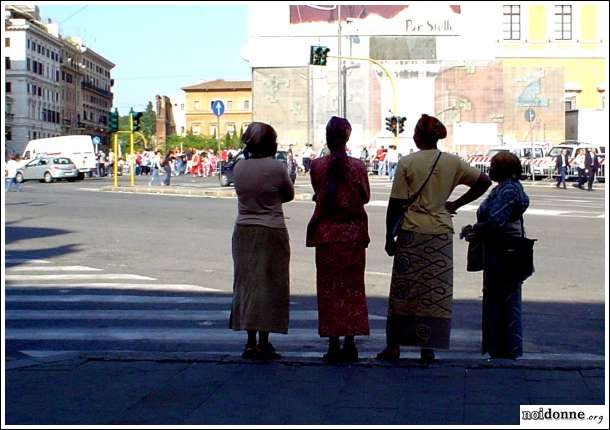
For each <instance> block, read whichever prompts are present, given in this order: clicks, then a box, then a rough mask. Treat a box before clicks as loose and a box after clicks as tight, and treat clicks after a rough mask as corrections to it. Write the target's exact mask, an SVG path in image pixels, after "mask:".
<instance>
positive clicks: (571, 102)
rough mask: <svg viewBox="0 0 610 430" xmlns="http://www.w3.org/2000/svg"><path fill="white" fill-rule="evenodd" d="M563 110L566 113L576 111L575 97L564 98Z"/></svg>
mask: <svg viewBox="0 0 610 430" xmlns="http://www.w3.org/2000/svg"><path fill="white" fill-rule="evenodd" d="M565 109H566V112H568V111H571V110H576V96H572V97H566V98H565Z"/></svg>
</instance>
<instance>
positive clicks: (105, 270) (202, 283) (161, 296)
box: [5, 177, 605, 362]
mask: <svg viewBox="0 0 610 430" xmlns="http://www.w3.org/2000/svg"><path fill="white" fill-rule="evenodd" d="M122 181H123V183H124V184H125V183H127V181H126V180H125V178H122ZM139 181H140V182H145V178H144V179H142V178H139ZM108 184H109V181H108V179H102V180H87V181H85V182H81V183H73V184H69V183H57V184H39V183H31V184H30V183H28V184H26V186H25V188H24V192H23V193H9V194H7V195H6V239H5V240H6V257H7V260H6V277H5V282H6V292H5V299H6V315H5V318H6V339H7V344H6V348H7V354H8V356H9V357H10V358H19V357H24V356H33V357H41V356H50V355H52V354H55V353H63V352H65V351H164V352H175V351H183V352H184V351H195V352H205V353H209V354H215V353H223V354H226V353H229V354H232V355H237V354H239V353H240V351H241V349H242V347H243V334H242V333H233V332H231V331H230V330H228V329H227V316H228V309H229V303H230V292H231V283H232V272H231V271H232V263H231V254H230V236H231V229H232V223H233V220H234V217H235V208H236V202H235V200H234V199H230V198H228V199H226V198H225V199H210V198H194V197H190V198H189V197H180V196H167V195H132V194H131V195H130V194H120V193H101V192H98V190H99V188H100V186H102V185H108ZM371 184H372V190H373V199H372V200H373V201H372V202H371V204H369V205H368V207H367V211H368V213H369V218H370V221H369V225H370V230H371V236H372V238H373V241H372V243H371V246H370V247H369V249H368V255H367V275H366V276H367V295H368V298H369V314H370V323H371V328H372V334H371V336H370V337H368V338H362V339H359V340H358V342H359V345H360V350H361V355H362V356H364V357H370V356H372V355H373V354H374V353H375V352H377V351H378V350H379V349H381V347H382V346H383V343H384V324H385V319H384V315H385V311H386V300H387V291H388V287H389V280H390V278H389V273H390V269H391V260H390V259H389V258H388V257H386V256H385V254H384V253H383V250H382V247H383V243H382V242H381V240H380V238H382V237H383V229H384V217H385V202H386V201H387V197H388V193H389V188H390V186H389V183H388V182H387V181H385V180H384V179H381V178H372V179H371ZM185 186H195V187H205V188H215V187H217V183H216V182H215V180H214V179H210V178H208V179H199V178H196V179H192V178H177V179H174V185H173V187H174V188H178V187H185ZM526 187H527V192H528V194H529V195H530V198H531V209H530V210H529V211H528V213H527V215H526V226H527V230H528V234H529V235H530V236H532V237H536V238H538V239H539V242H538V245H537V249H536V252H537V259H536V265H537V273H536V276H535V277H533V278H532V279H531V280H529V281H528V282H527V284H526V286H525V288H524V331H525V345H524V347H525V351H526V357H528V358H531V359H533V360H541V361H547V362H548V361H549V360H551V361H552V360H565V359H571V360H581V361H583V362H587V361H589V362H594V361H595V362H599V360H603V358H604V340H603V339H604V325H605V321H604V270H603V268H604V267H605V263H604V243H603V239H602V238H603V237H604V224H605V199H604V193H605V189H604V188H599V189H598V190H597V191H595V192H592V193H588V192H582V191H580V190H576V189H568V190H557V189H554V188H552V187H549V186H548V184H543V183H536V184H535V185H534V186H531V185H530V184H526ZM598 187H599V185H598ZM310 191H311V190H310V187H309V186H308V184H307V178H303V177H301V178H299V181H298V182H297V192H310ZM475 208H476V204H475V205H472V206H471V207H468V208H465V210H462V211H460V213H459V214H458V215H457V216H456V217H455V219H454V222H455V226H456V228H460V227H461V226H462V225H465V224H467V223H471V222H472V221H473V219H474V212H473V211H474V209H475ZM312 209H313V204H312V203H311V202H306V201H303V202H294V203H291V204H288V205H286V207H285V215H286V218H287V225H288V228H289V232H290V236H291V243H292V256H291V282H292V284H291V292H292V296H291V329H290V333H289V334H288V335H286V336H279V335H278V336H273V337H272V342H274V343H275V345H276V347H278V349H280V350H281V351H282V352H283V353H284V354H285V355H286V356H287V357H319V356H320V354H321V353H322V351H323V350H324V349H325V346H326V345H325V342H323V341H322V340H320V339H319V338H318V336H317V314H316V301H315V281H314V280H315V266H314V258H313V251H312V250H311V249H308V248H305V247H304V246H303V242H304V235H305V227H306V223H307V221H308V219H309V216H310V215H311V212H312ZM454 252H455V257H454V258H455V273H454V277H455V299H456V301H455V307H454V320H453V331H452V350H451V352H447V353H445V354H444V356H445V357H447V358H459V357H479V354H478V348H479V344H480V298H481V294H480V290H481V275H480V274H472V273H467V272H466V271H465V270H464V267H465V245H464V243H462V242H460V241H458V240H457V239H456V242H455V245H454ZM405 354H406V356H409V355H412V356H415V354H416V353H415V352H405ZM442 356H443V354H441V357H442Z"/></svg>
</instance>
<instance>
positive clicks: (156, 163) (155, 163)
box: [148, 151, 162, 187]
mask: <svg viewBox="0 0 610 430" xmlns="http://www.w3.org/2000/svg"><path fill="white" fill-rule="evenodd" d="M150 167H151V172H152V173H151V176H150V181H148V186H149V187H150V186H152V185H154V184H155V182H157V180H158V181H159V185H162V182H161V176H160V173H161V169H162V166H161V151H155V155H153V157H152V159H151V160H150Z"/></svg>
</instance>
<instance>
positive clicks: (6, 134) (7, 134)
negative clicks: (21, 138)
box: [4, 127, 13, 141]
mask: <svg viewBox="0 0 610 430" xmlns="http://www.w3.org/2000/svg"><path fill="white" fill-rule="evenodd" d="M4 137H5V139H6V140H7V141H8V140H13V134H12V132H11V128H10V127H6V130H4Z"/></svg>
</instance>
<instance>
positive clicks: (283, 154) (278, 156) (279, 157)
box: [275, 151, 286, 160]
mask: <svg viewBox="0 0 610 430" xmlns="http://www.w3.org/2000/svg"><path fill="white" fill-rule="evenodd" d="M275 159H276V160H286V152H285V151H278V152H277V153H276V154H275Z"/></svg>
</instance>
